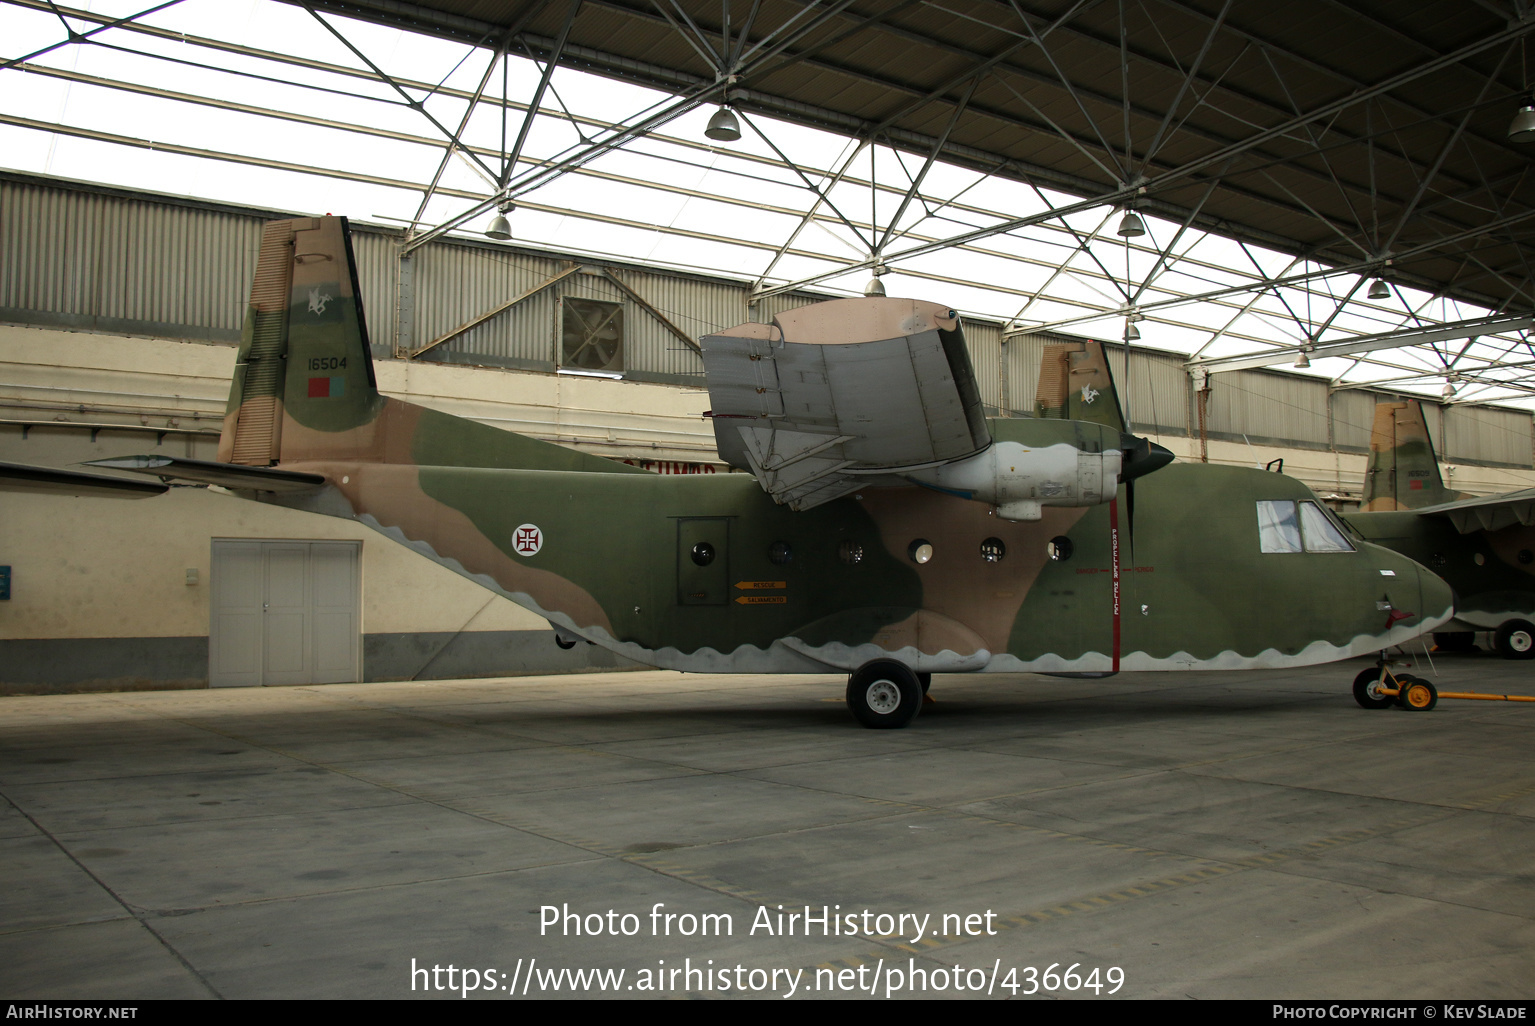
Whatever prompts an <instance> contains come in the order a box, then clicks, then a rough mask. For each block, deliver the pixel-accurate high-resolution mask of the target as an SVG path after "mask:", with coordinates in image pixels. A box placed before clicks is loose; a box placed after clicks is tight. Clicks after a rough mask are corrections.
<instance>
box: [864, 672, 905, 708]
mask: <svg viewBox="0 0 1535 1026" xmlns="http://www.w3.org/2000/svg"><path fill="white" fill-rule="evenodd" d="M865 697H866V698H867V699H868V702H869V708H870V709H873V710H874V711H875V712H877V713H879V714H880V715H881V716H888V715H890V714H891V713H893V712H895V711H896V710H897V709H899V708H900V707H901V689H900V688H898V687H896V686H895V684H894V683H893V682H891V681H888V680H877V681H875V682H874V683H873V684H870V685H869V690H868V691H867V692H865Z"/></svg>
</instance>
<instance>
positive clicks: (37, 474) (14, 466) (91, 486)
mask: <svg viewBox="0 0 1535 1026" xmlns="http://www.w3.org/2000/svg"><path fill="white" fill-rule="evenodd" d="M166 490H167V489H166V486H165V485H163V484H150V483H149V482H148V481H130V480H128V479H127V478H123V477H109V476H107V475H106V474H86V473H82V472H80V471H78V470H56V469H54V468H52V467H29V466H27V465H25V464H22V463H0V491H7V492H42V493H45V494H50V495H89V496H98V497H101V496H105V497H108V498H118V499H147V498H149V497H150V496H151V495H163V494H165V492H166Z"/></svg>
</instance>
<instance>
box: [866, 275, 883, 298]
mask: <svg viewBox="0 0 1535 1026" xmlns="http://www.w3.org/2000/svg"><path fill="white" fill-rule="evenodd" d="M863 294H864V295H866V296H868V297H870V298H871V299H881V298H883V297H884V295H885V283H884V282H882V281H880V280H879V276H878V275H876V276H875V277H873V278H870V279H869V284H867V285H865V286H864V287H863Z"/></svg>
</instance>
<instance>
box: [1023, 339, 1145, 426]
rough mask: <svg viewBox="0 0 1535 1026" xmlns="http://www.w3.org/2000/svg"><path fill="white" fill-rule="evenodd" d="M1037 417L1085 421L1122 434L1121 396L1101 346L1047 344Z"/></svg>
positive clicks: (1037, 395) (1036, 403)
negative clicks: (1113, 429)
mask: <svg viewBox="0 0 1535 1026" xmlns="http://www.w3.org/2000/svg"><path fill="white" fill-rule="evenodd" d="M1034 416H1036V417H1047V418H1051V419H1058V420H1086V421H1091V422H1092V423H1094V424H1103V425H1105V426H1107V427H1111V428H1115V429H1117V430H1120V431H1123V430H1124V429H1125V421H1124V417H1123V415H1122V414H1121V413H1120V408H1119V392H1118V390H1117V389H1115V387H1114V376H1113V374H1111V373H1110V372H1109V361H1108V357H1107V355H1106V354H1105V353H1104V351H1103V343H1102V342H1048V343H1046V344H1045V350H1044V354H1043V355H1042V356H1041V357H1040V361H1039V387H1038V389H1037V390H1036V391H1035V395H1034Z"/></svg>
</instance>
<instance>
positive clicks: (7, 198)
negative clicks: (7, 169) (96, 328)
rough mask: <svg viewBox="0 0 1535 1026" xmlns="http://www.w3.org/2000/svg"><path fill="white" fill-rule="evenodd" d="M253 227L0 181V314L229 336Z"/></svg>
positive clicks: (245, 280)
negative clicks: (1, 266) (0, 262)
mask: <svg viewBox="0 0 1535 1026" xmlns="http://www.w3.org/2000/svg"><path fill="white" fill-rule="evenodd" d="M259 238H260V222H259V221H258V220H257V219H255V218H253V217H242V216H240V215H238V214H230V213H226V212H222V211H218V210H204V209H197V208H193V207H187V206H178V205H175V204H167V203H156V202H153V201H152V200H149V199H145V200H133V199H126V198H121V197H117V196H110V195H105V194H102V193H96V192H87V191H77V190H70V189H62V188H59V189H54V188H45V187H41V186H36V185H30V184H23V183H18V182H9V181H0V253H4V254H5V273H4V274H0V307H8V308H12V309H14V310H36V311H41V312H47V313H52V314H61V315H68V316H71V317H74V318H76V319H80V320H89V319H92V318H95V319H100V320H104V321H109V322H110V321H133V322H142V323H144V324H146V325H154V324H163V325H179V326H184V327H188V328H211V329H216V330H219V331H224V332H229V331H238V330H239V328H240V324H241V322H242V321H243V319H244V316H245V309H244V303H243V301H242V302H240V303H239V304H238V305H232V303H231V297H232V296H237V297H242V300H243V297H244V295H245V293H246V292H247V290H248V289H249V287H250V284H249V283H250V279H251V277H252V275H253V274H254V273H255V257H256V252H257V248H258V245H259Z"/></svg>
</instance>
